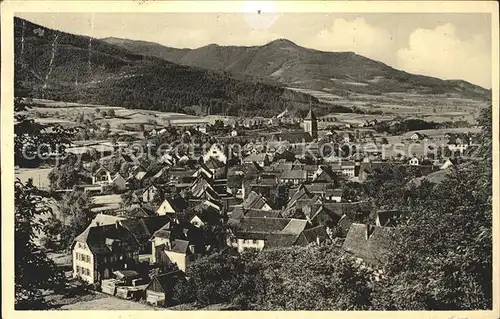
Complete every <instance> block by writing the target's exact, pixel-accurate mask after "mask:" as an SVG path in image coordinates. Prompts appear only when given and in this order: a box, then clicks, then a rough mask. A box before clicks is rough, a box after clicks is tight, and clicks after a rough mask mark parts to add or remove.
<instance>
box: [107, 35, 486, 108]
mask: <svg viewBox="0 0 500 319" xmlns="http://www.w3.org/2000/svg"><path fill="white" fill-rule="evenodd" d="M103 40H104V41H106V42H108V43H113V44H116V45H117V46H120V47H122V48H126V49H128V50H130V51H131V52H135V53H140V54H144V55H149V56H154V57H158V58H162V59H165V60H167V61H171V62H175V63H179V64H182V65H188V66H196V67H201V68H206V69H210V70H220V71H228V72H231V73H233V74H239V75H250V76H255V77H258V78H260V79H266V80H272V81H275V82H276V83H285V84H287V85H289V86H293V87H298V88H307V89H315V90H326V91H328V92H333V93H336V94H339V95H341V96H345V95H346V94H348V92H352V93H368V94H380V93H387V92H408V93H415V92H416V93H422V94H445V93H446V94H454V95H457V96H460V97H470V98H479V99H489V98H490V95H491V91H490V90H485V89H484V88H481V87H479V86H477V85H474V84H471V83H468V82H466V81H452V80H449V81H448V80H441V79H438V78H433V77H429V76H423V75H417V74H410V73H407V72H404V71H402V70H397V69H394V68H392V67H390V66H388V65H386V64H384V63H381V62H379V61H375V60H372V59H369V58H366V57H364V56H362V55H359V54H355V53H354V52H325V51H318V50H314V49H309V48H304V47H301V46H299V45H297V44H295V43H293V42H291V41H289V40H286V39H277V40H274V41H272V42H269V43H267V44H265V45H262V46H249V47H245V46H219V45H216V44H210V45H207V46H203V47H201V48H197V49H192V50H190V49H176V48H171V47H166V46H162V45H160V44H158V43H151V42H145V41H133V40H127V39H117V38H106V39H103Z"/></svg>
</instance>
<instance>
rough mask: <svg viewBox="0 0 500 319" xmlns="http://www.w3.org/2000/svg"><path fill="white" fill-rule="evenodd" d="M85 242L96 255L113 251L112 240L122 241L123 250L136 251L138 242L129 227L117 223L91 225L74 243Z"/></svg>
mask: <svg viewBox="0 0 500 319" xmlns="http://www.w3.org/2000/svg"><path fill="white" fill-rule="evenodd" d="M75 242H83V243H86V244H87V245H88V246H89V249H90V250H91V251H92V253H93V254H95V255H103V254H108V253H110V252H111V251H112V246H110V243H112V242H121V243H122V245H120V247H121V248H120V250H122V251H136V250H137V249H138V244H137V242H136V240H135V238H134V236H133V234H132V233H130V232H129V231H128V230H127V229H125V228H124V227H122V226H120V225H119V224H115V225H105V226H92V225H89V227H87V229H85V230H84V231H83V232H82V233H81V234H80V235H78V236H77V237H76V238H75V240H74V241H73V243H75Z"/></svg>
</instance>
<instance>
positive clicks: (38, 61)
mask: <svg viewBox="0 0 500 319" xmlns="http://www.w3.org/2000/svg"><path fill="white" fill-rule="evenodd" d="M14 31H15V62H16V70H15V71H16V80H18V81H20V82H21V83H22V84H23V85H24V86H25V87H27V88H29V89H30V91H31V95H32V96H33V97H40V98H49V99H55V100H63V101H75V102H83V103H94V104H105V105H113V106H125V107H128V108H142V109H151V110H160V111H182V109H183V108H184V107H186V106H192V105H202V106H204V107H207V106H209V105H212V113H219V114H239V115H243V114H246V115H248V116H250V115H255V114H274V113H276V112H278V111H281V110H283V109H284V108H286V107H289V108H293V107H295V106H299V105H300V104H305V103H309V99H312V100H313V101H316V99H314V98H311V97H310V96H308V95H305V94H302V93H298V92H293V91H289V90H287V89H285V88H283V87H280V86H277V85H269V84H264V83H260V82H258V81H254V80H244V79H236V78H234V77H231V76H229V75H227V74H223V73H217V72H213V71H208V70H203V69H199V68H193V67H188V66H180V65H177V64H174V63H170V62H167V61H165V60H162V59H159V58H155V57H150V56H148V57H145V56H142V55H139V54H133V53H131V52H130V51H128V50H126V49H123V48H119V47H116V46H114V45H111V44H108V43H106V42H104V41H100V40H97V39H92V38H89V37H84V36H77V35H72V34H68V33H64V32H60V31H56V30H51V29H48V28H45V27H42V26H39V25H36V24H33V23H30V22H28V21H25V20H23V19H18V18H16V19H15V28H14Z"/></svg>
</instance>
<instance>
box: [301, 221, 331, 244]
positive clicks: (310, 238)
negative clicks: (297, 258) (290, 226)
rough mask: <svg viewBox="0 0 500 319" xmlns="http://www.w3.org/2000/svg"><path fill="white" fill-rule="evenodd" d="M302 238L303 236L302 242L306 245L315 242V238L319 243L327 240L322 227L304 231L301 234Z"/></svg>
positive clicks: (326, 234) (324, 229) (324, 228)
mask: <svg viewBox="0 0 500 319" xmlns="http://www.w3.org/2000/svg"><path fill="white" fill-rule="evenodd" d="M302 236H304V240H305V241H306V243H308V244H310V243H313V242H316V238H319V239H320V240H321V241H324V240H325V239H328V238H329V236H328V233H327V232H326V226H324V225H319V226H316V227H313V228H309V229H306V230H304V231H303V232H302Z"/></svg>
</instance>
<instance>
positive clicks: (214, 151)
mask: <svg viewBox="0 0 500 319" xmlns="http://www.w3.org/2000/svg"><path fill="white" fill-rule="evenodd" d="M211 157H212V158H215V159H217V160H219V161H221V162H223V163H227V156H226V153H225V152H224V146H222V145H220V144H216V143H215V144H212V146H210V148H209V149H208V151H207V152H206V153H205V155H203V161H204V162H207V161H208V160H209V159H210V158H211Z"/></svg>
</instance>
